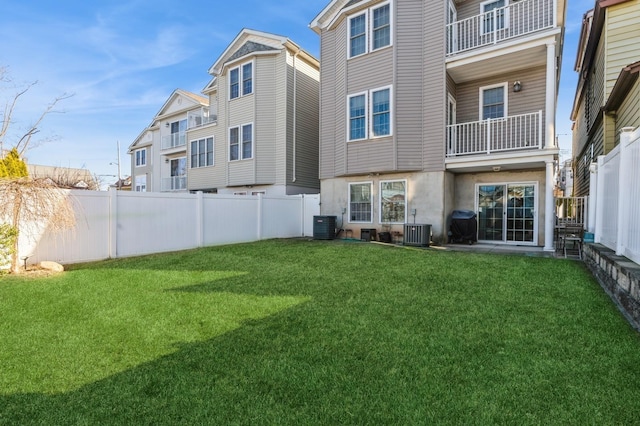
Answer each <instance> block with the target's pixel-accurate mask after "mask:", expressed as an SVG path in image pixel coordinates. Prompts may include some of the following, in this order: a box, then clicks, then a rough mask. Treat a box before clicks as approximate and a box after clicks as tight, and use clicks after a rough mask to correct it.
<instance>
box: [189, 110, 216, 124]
mask: <svg viewBox="0 0 640 426" xmlns="http://www.w3.org/2000/svg"><path fill="white" fill-rule="evenodd" d="M217 121H218V115H217V114H215V113H213V112H212V111H210V110H209V108H201V109H199V110H196V111H189V112H188V113H187V126H188V128H189V129H193V128H195V127H200V126H204V125H207V124H211V123H216V122H217Z"/></svg>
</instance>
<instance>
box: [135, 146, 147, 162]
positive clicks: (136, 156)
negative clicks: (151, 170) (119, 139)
mask: <svg viewBox="0 0 640 426" xmlns="http://www.w3.org/2000/svg"><path fill="white" fill-rule="evenodd" d="M142 151H144V163H142V162H141V163H140V164H138V153H139V152H142ZM146 151H147V148H146V147H145V148H140V149H136V150H135V154H134V157H135V158H134V162H135V167H146V165H147V152H146Z"/></svg>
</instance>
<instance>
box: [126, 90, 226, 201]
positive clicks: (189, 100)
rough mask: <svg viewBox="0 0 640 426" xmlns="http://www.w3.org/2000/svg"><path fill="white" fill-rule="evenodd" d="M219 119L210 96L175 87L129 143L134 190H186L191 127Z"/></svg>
mask: <svg viewBox="0 0 640 426" xmlns="http://www.w3.org/2000/svg"><path fill="white" fill-rule="evenodd" d="M215 121H216V114H215V111H213V112H211V111H210V109H209V100H208V98H205V97H203V96H200V95H197V94H195V93H191V92H187V91H185V90H180V89H177V90H175V91H174V92H173V93H172V94H171V96H169V99H167V101H166V102H165V103H164V105H163V106H162V108H160V111H158V113H157V114H156V116H155V117H154V118H153V121H152V122H151V124H149V126H148V127H147V128H146V129H145V130H143V131H142V133H140V135H139V136H138V137H137V138H136V140H135V141H134V142H133V143H132V144H131V146H130V147H129V154H130V155H131V181H132V182H131V184H132V187H133V190H134V191H138V192H146V191H149V192H161V191H162V192H169V191H186V189H187V129H188V128H196V127H199V126H204V125H208V124H211V123H215Z"/></svg>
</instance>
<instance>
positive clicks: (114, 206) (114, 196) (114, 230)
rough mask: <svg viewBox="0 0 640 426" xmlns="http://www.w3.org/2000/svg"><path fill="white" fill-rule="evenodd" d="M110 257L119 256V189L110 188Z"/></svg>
mask: <svg viewBox="0 0 640 426" xmlns="http://www.w3.org/2000/svg"><path fill="white" fill-rule="evenodd" d="M108 241H109V258H111V259H116V258H117V257H118V191H117V190H116V188H114V187H111V188H109V237H108Z"/></svg>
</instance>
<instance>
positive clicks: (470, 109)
mask: <svg viewBox="0 0 640 426" xmlns="http://www.w3.org/2000/svg"><path fill="white" fill-rule="evenodd" d="M516 80H519V81H520V82H521V83H522V91H520V92H518V93H514V92H513V90H511V88H512V86H513V82H514V81H516ZM504 82H506V83H507V96H508V98H507V108H508V111H507V113H508V115H510V116H511V115H519V114H529V113H533V112H537V111H539V110H542V114H543V117H544V114H545V97H546V94H545V91H546V69H545V67H538V68H531V69H526V70H521V71H517V72H513V73H509V74H503V75H500V76H498V77H492V78H488V79H483V80H477V81H472V82H469V83H463V84H460V85H458V86H457V99H456V100H457V104H456V105H457V121H458V123H467V122H472V121H478V120H480V87H483V86H489V85H493V84H500V83H504Z"/></svg>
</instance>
